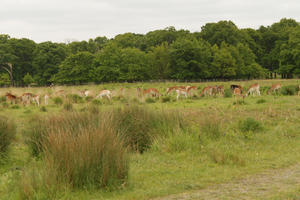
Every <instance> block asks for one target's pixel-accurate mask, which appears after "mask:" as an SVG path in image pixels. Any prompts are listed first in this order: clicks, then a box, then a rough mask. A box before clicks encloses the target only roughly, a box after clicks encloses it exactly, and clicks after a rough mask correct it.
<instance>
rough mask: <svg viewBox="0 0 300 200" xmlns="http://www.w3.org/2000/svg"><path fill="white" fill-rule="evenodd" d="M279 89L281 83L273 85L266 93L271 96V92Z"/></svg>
mask: <svg viewBox="0 0 300 200" xmlns="http://www.w3.org/2000/svg"><path fill="white" fill-rule="evenodd" d="M280 89H281V83H276V84H273V85H272V87H271V88H270V89H269V90H268V91H267V94H271V93H272V92H277V91H278V90H280Z"/></svg>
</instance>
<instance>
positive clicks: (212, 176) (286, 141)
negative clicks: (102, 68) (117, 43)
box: [0, 79, 300, 200]
mask: <svg viewBox="0 0 300 200" xmlns="http://www.w3.org/2000/svg"><path fill="white" fill-rule="evenodd" d="M256 82H258V83H259V84H260V85H261V92H262V96H258V97H246V98H245V100H244V102H243V101H241V100H239V101H238V102H237V103H236V101H235V99H234V97H225V98H223V97H220V96H217V97H199V96H198V95H199V92H200V91H201V89H202V88H204V87H205V86H208V85H224V86H225V89H227V91H229V87H230V84H240V85H242V86H243V87H244V88H247V87H249V86H250V85H251V84H253V83H256ZM278 82H280V83H281V84H282V85H283V86H290V85H295V86H297V85H299V84H300V80H297V79H293V80H259V81H249V82H224V83H221V82H219V83H212V82H207V83H186V84H185V83H170V82H168V83H133V84H130V83H124V84H104V85H84V86H59V87H55V88H52V89H51V88H1V89H0V96H3V95H4V94H5V93H6V92H7V91H10V92H11V93H13V94H16V95H17V96H19V95H21V94H23V93H25V92H32V93H34V94H39V95H44V94H46V93H48V94H50V95H52V96H53V95H54V94H55V92H56V91H58V90H65V91H66V93H67V94H78V91H79V90H83V89H89V90H90V91H91V94H92V96H96V95H97V94H98V92H99V91H100V90H102V89H109V90H111V91H113V98H112V100H111V101H109V100H107V99H102V100H93V99H90V98H79V97H77V96H75V95H73V96H70V95H69V96H67V97H61V100H59V101H58V100H57V99H56V100H55V98H54V97H52V98H51V99H50V101H49V105H44V104H43V101H42V100H43V99H42V98H41V102H42V103H41V106H40V107H37V106H35V105H34V104H32V105H30V106H23V105H22V104H18V105H17V106H16V105H11V104H9V103H5V100H4V99H2V102H1V105H0V115H1V116H5V117H6V118H7V120H8V121H10V120H11V121H13V122H14V123H15V126H16V135H15V138H14V139H13V140H12V141H11V143H10V145H9V146H8V150H7V151H5V152H4V153H3V156H2V157H1V162H0V199H78V200H79V199H152V198H158V197H164V196H166V197H168V195H174V194H175V195H176V194H180V193H183V192H185V193H189V192H195V191H200V190H205V189H206V190H208V189H209V188H211V187H214V186H216V185H219V184H220V185H223V184H226V183H228V182H232V181H235V180H239V179H243V178H246V177H249V176H250V177H251V176H259V174H260V173H263V172H265V171H268V170H274V173H276V170H282V169H285V168H289V167H293V166H299V165H300V163H299V161H300V96H297V91H294V92H295V94H294V95H282V94H273V95H267V94H266V90H267V89H268V87H270V86H271V85H272V84H274V83H278ZM174 85H193V86H197V87H198V91H197V92H196V93H195V95H194V96H193V97H189V98H188V99H184V98H180V99H179V100H178V101H176V96H175V94H173V95H171V97H166V96H162V97H160V98H159V99H154V100H152V99H149V98H139V97H138V96H137V95H136V88H137V87H142V88H150V87H152V88H157V89H158V90H159V91H160V92H161V94H165V91H166V88H167V87H169V86H174ZM121 87H122V88H125V94H124V96H122V97H120V94H119V90H120V88H121ZM74 96H75V97H74ZM60 101H62V102H60ZM74 113H77V114H74ZM39 119H41V123H43V125H41V126H40V127H37V125H36V124H37V123H39ZM64 120H65V121H64ZM72 120H73V121H72ZM74 127H75V128H74ZM43 128H45V129H46V128H47V131H46V133H45V135H43V137H42V138H44V139H43V140H42V139H40V138H39V139H36V138H34V137H33V136H32V132H33V131H32V130H37V131H35V132H34V133H37V134H40V132H42V131H43V130H44V129H43ZM0 131H1V129H0ZM30 131H31V132H30ZM98 132H99V133H98ZM95 133H97V134H95ZM115 133H117V134H116V135H117V137H106V136H107V135H114V134H115ZM99 135H101V137H100V139H99V137H98V136H99ZM38 136H39V135H38ZM102 136H103V137H102ZM0 137H1V136H0ZM33 139H34V141H32V140H33ZM96 140H97V141H98V140H103V141H106V142H107V144H109V145H106V144H105V143H106V142H105V143H101V142H99V143H97V142H95V141H96ZM36 141H38V142H41V146H39V148H37V151H38V153H36V154H33V153H32V144H33V145H36V143H34V142H36ZM30 142H32V143H30ZM72 142H73V143H74V145H73V143H72ZM30 144H31V145H30ZM93 145H94V146H93ZM99 146H101V147H103V148H99V149H98V147H99ZM120 146H122V147H124V148H122V149H121V148H119V147H120ZM35 147H36V146H35ZM79 147H80V148H82V149H80V148H79ZM78 148H79V150H78ZM95 149H97V150H95ZM107 149H108V150H109V151H108V150H107ZM106 150H107V151H106ZM100 155H101V156H100ZM105 155H109V156H107V157H105ZM100 157H101V159H100ZM115 157H116V159H114V158H115ZM85 158H86V159H85ZM64 159H65V160H64ZM86 163H89V164H86ZM77 165H78V166H77ZM79 166H81V167H79ZM97 166H101V169H99V168H98V167H97ZM107 166H108V167H107ZM296 168H297V167H296ZM104 169H106V170H104ZM111 169H115V170H113V171H109V170H111ZM297 169H299V168H297ZM72 170H73V171H72ZM99 171H101V173H103V174H101V175H99V173H98V172H99ZM49 174H50V175H49ZM98 175H99V177H98V178H97V179H95V180H92V179H93V178H95V177H97V176H98ZM110 176H111V177H112V178H111V179H109V177H110ZM54 177H56V178H54ZM57 177H58V178H57ZM66 177H67V178H66ZM86 177H89V178H87V179H86V180H85V178H86ZM105 177H108V178H105ZM54 179H55V180H54ZM100 179H101V181H100ZM116 180H117V181H116ZM297 180H298V179H297ZM269 182H270V181H268V183H269ZM271 183H272V182H271ZM282 188H283V189H282V190H281V191H277V190H276V188H275V189H274V188H272V189H271V190H270V191H268V192H265V193H260V194H261V196H259V198H258V197H257V196H253V195H252V196H251V195H250V194H249V198H244V197H247V193H238V195H240V196H235V197H234V198H233V197H232V198H230V197H228V196H226V197H225V196H224V197H223V196H222V195H221V194H220V198H219V199H242V197H243V198H244V199H299V197H300V194H299V189H300V186H299V185H298V186H297V185H296V186H295V184H294V183H292V182H291V184H286V185H285V186H284V187H282ZM255 189H257V191H260V190H261V188H260V185H259V184H257V188H255V187H254V191H255ZM196 199H197V198H196Z"/></svg>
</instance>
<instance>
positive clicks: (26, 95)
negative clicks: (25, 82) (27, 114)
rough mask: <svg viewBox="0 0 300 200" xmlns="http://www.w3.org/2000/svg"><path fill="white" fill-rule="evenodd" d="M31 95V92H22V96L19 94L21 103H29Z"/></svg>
mask: <svg viewBox="0 0 300 200" xmlns="http://www.w3.org/2000/svg"><path fill="white" fill-rule="evenodd" d="M32 97H33V94H32V93H24V94H22V96H21V98H20V99H21V101H22V103H23V105H24V106H25V105H29V104H30V102H31V98H32Z"/></svg>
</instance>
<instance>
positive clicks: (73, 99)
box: [67, 94, 83, 103]
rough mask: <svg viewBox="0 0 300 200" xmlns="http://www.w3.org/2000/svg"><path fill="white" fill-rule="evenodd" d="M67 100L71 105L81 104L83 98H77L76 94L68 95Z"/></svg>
mask: <svg viewBox="0 0 300 200" xmlns="http://www.w3.org/2000/svg"><path fill="white" fill-rule="evenodd" d="M67 99H68V100H69V101H70V102H71V103H83V98H82V97H81V96H79V95H78V94H68V95H67Z"/></svg>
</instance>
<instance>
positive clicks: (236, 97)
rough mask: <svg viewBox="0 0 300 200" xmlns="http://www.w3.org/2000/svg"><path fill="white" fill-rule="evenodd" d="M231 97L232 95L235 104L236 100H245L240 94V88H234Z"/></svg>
mask: <svg viewBox="0 0 300 200" xmlns="http://www.w3.org/2000/svg"><path fill="white" fill-rule="evenodd" d="M233 95H234V98H235V102H236V104H237V103H238V98H239V97H243V101H244V99H245V95H243V94H242V90H241V89H240V88H237V87H236V88H234V90H233Z"/></svg>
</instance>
